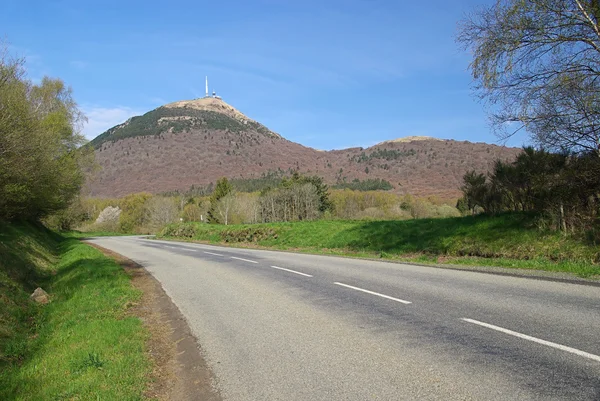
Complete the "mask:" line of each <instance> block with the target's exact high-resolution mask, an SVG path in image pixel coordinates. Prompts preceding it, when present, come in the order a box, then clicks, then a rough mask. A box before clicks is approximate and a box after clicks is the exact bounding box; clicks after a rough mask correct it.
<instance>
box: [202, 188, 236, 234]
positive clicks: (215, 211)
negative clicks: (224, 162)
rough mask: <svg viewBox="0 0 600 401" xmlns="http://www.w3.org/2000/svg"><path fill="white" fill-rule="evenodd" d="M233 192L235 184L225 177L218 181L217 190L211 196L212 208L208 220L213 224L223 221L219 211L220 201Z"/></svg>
mask: <svg viewBox="0 0 600 401" xmlns="http://www.w3.org/2000/svg"><path fill="white" fill-rule="evenodd" d="M232 192H233V186H232V185H231V183H230V182H229V180H227V177H223V178H221V179H219V180H218V181H217V185H216V186H215V190H214V191H213V193H212V194H211V196H210V209H209V211H208V216H207V217H208V222H209V223H212V224H219V223H222V219H221V218H220V217H221V213H219V201H220V200H221V199H223V198H224V197H226V196H227V195H229V194H231V193H232Z"/></svg>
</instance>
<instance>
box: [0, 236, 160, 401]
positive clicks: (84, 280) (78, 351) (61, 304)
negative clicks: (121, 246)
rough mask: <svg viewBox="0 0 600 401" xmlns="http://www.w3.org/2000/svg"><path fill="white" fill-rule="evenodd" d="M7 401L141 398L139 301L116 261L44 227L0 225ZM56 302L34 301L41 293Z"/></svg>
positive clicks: (0, 320)
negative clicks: (134, 310)
mask: <svg viewBox="0 0 600 401" xmlns="http://www.w3.org/2000/svg"><path fill="white" fill-rule="evenodd" d="M0 284H1V285H0V399H2V400H29V399H31V400H38V399H43V400H58V399H94V400H95V399H119V400H135V399H141V395H142V392H143V389H144V387H145V384H146V380H147V373H148V370H149V365H148V361H147V359H146V356H145V353H144V341H145V336H146V334H145V331H144V330H143V328H142V325H141V322H140V321H139V319H137V318H135V317H132V316H128V315H127V307H128V305H130V304H131V303H132V302H135V301H136V299H138V298H139V296H140V294H139V293H138V292H137V291H136V290H134V289H133V288H132V287H131V284H130V281H129V278H128V277H127V275H126V274H125V273H124V272H123V270H122V269H121V268H120V267H119V266H118V265H117V264H115V263H114V262H113V261H112V260H110V259H108V258H106V257H104V256H103V255H102V254H101V253H100V252H98V251H97V250H96V249H94V248H91V247H89V246H87V245H85V244H82V243H80V242H79V241H78V240H77V239H73V238H63V237H59V236H57V235H55V234H53V233H51V232H49V231H47V230H45V229H43V228H42V227H38V226H33V225H26V224H19V225H6V224H2V225H0ZM38 285H39V286H41V287H43V288H44V289H45V290H46V291H48V292H49V293H50V295H51V299H52V302H51V303H50V304H48V305H45V306H37V305H34V304H33V303H32V302H30V301H29V300H28V294H29V293H30V292H31V291H32V289H33V288H34V287H36V286H38Z"/></svg>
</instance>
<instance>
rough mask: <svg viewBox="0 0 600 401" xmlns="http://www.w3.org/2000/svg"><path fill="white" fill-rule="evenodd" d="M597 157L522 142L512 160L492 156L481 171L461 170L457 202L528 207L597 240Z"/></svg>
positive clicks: (494, 208) (487, 207)
mask: <svg viewBox="0 0 600 401" xmlns="http://www.w3.org/2000/svg"><path fill="white" fill-rule="evenodd" d="M598 177H600V158H599V157H598V156H596V155H595V154H593V153H591V154H581V155H571V156H569V155H566V154H555V153H548V152H546V151H544V150H535V149H533V148H525V151H524V152H523V153H522V154H521V155H519V156H518V157H517V159H516V160H515V161H514V162H512V163H506V162H502V161H497V162H496V164H495V165H494V169H493V171H492V172H491V173H490V174H489V177H486V176H485V175H484V174H481V173H479V174H478V173H476V172H474V171H471V172H468V173H467V174H466V175H465V176H464V182H465V184H464V186H463V188H462V189H463V193H464V197H463V199H464V200H463V203H464V204H465V205H466V206H467V208H468V209H470V210H471V211H473V212H474V211H475V210H476V209H477V208H479V209H480V210H482V211H484V212H487V213H498V212H502V211H509V210H510V211H533V212H537V213H539V214H540V215H543V216H544V217H546V219H545V221H546V222H547V224H548V226H549V227H551V228H554V229H558V230H562V231H563V232H565V233H566V232H570V233H572V234H577V233H587V235H588V239H589V240H590V241H591V242H592V243H595V244H600V226H599V223H600V222H599V217H600V216H599V209H600V181H599V180H598Z"/></svg>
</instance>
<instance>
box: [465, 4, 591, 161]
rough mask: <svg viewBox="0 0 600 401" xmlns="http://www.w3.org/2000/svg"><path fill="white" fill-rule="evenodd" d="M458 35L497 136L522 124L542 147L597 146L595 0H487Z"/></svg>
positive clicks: (583, 148)
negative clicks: (468, 54) (489, 1)
mask: <svg viewBox="0 0 600 401" xmlns="http://www.w3.org/2000/svg"><path fill="white" fill-rule="evenodd" d="M458 40H459V41H460V42H461V43H463V44H464V45H465V47H466V48H469V49H470V50H471V51H472V53H473V54H474V58H473V62H472V63H471V70H472V73H473V77H474V78H475V80H476V81H477V82H478V90H479V94H480V95H481V97H482V98H484V99H486V100H487V101H488V102H489V104H490V106H491V110H492V111H493V114H492V122H493V123H494V125H495V126H496V128H497V129H499V132H500V133H501V135H504V136H506V135H511V134H512V133H514V132H515V131H518V130H519V129H521V128H526V129H527V131H528V132H529V133H530V134H531V136H532V139H533V140H534V141H535V142H536V143H537V144H539V145H541V146H543V147H545V148H546V149H548V150H553V151H561V152H562V151H570V152H596V153H598V152H600V131H599V130H598V126H599V125H598V123H599V119H600V111H599V109H598V107H597V104H598V99H599V98H598V93H600V92H599V89H600V86H599V85H600V83H599V81H598V78H599V77H600V6H599V4H598V1H597V0H530V1H522V0H499V1H495V2H493V3H492V4H491V5H489V6H487V7H481V8H479V9H478V10H477V11H476V12H474V13H473V14H471V15H470V16H469V17H467V18H466V19H465V20H464V21H463V23H462V27H461V31H460V34H459V36H458ZM512 123H516V124H512Z"/></svg>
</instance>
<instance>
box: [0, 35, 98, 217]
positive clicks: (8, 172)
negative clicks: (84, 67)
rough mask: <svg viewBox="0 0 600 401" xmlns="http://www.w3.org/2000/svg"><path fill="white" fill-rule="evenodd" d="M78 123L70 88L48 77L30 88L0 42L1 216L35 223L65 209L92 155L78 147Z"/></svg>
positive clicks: (19, 63)
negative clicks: (36, 220) (34, 221)
mask: <svg viewBox="0 0 600 401" xmlns="http://www.w3.org/2000/svg"><path fill="white" fill-rule="evenodd" d="M83 120H84V117H83V115H82V114H81V112H80V111H79V110H78V108H77V104H76V103H75V102H74V100H73V98H72V93H71V89H70V88H68V87H66V86H65V84H64V83H63V82H62V81H61V80H60V79H51V78H47V77H44V78H43V79H42V81H41V83H40V84H38V85H35V84H33V83H32V82H30V81H29V80H27V79H26V77H25V69H24V62H23V60H21V59H15V58H11V57H10V56H9V55H8V52H7V51H6V50H3V48H2V45H1V44H0V218H7V219H16V218H26V219H39V218H41V217H44V216H47V215H49V214H51V213H54V212H57V211H59V210H62V209H66V208H67V207H68V206H69V205H70V203H71V200H72V199H73V198H74V197H75V196H76V195H77V194H78V193H79V190H80V188H81V185H82V183H83V179H84V176H83V172H82V165H83V164H84V163H85V162H87V161H89V160H90V159H89V158H90V157H91V155H92V153H91V150H89V149H84V148H81V147H80V146H81V145H82V144H83V143H84V138H83V136H82V135H80V134H79V129H80V127H81V123H82V121H83Z"/></svg>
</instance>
